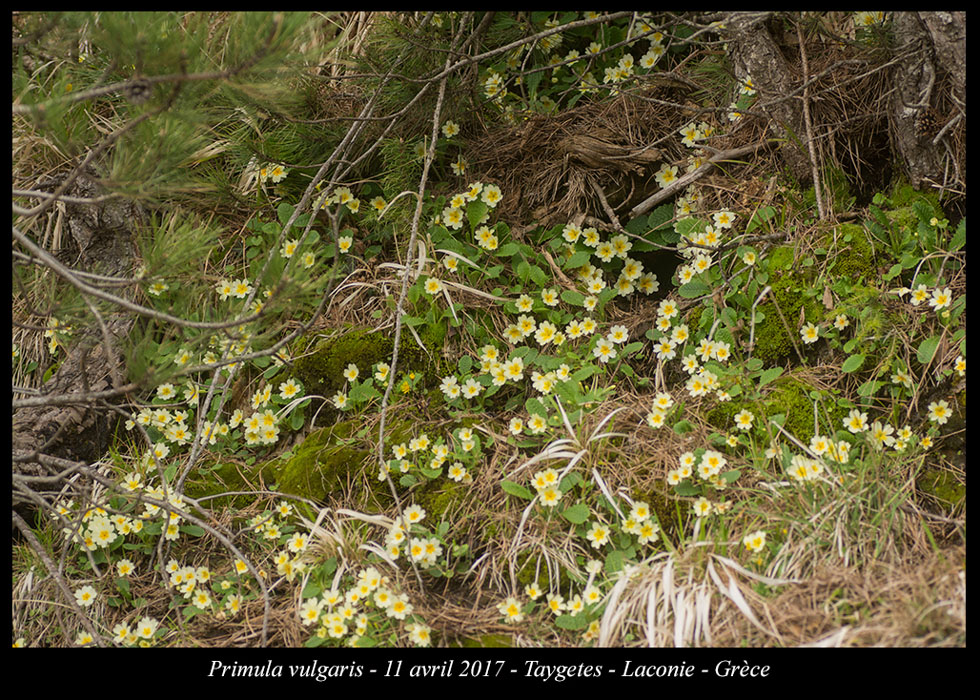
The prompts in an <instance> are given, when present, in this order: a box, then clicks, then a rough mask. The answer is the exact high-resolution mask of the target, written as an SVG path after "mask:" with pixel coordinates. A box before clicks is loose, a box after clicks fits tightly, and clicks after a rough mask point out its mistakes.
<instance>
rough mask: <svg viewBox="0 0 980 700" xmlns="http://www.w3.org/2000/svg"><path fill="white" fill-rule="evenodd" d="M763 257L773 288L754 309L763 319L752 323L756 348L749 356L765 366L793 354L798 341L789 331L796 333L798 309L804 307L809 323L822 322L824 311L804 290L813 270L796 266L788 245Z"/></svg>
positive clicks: (808, 286)
mask: <svg viewBox="0 0 980 700" xmlns="http://www.w3.org/2000/svg"><path fill="white" fill-rule="evenodd" d="M766 260H767V266H768V272H769V284H770V286H771V287H772V290H771V291H770V292H769V295H768V296H767V297H766V299H765V301H764V302H763V303H762V304H760V305H759V307H758V310H757V311H758V312H759V313H761V317H762V320H761V321H758V322H757V323H756V326H755V348H754V349H753V351H752V355H753V357H757V358H759V359H760V360H762V361H763V362H764V363H765V364H766V366H775V365H778V364H781V363H782V362H783V360H785V359H787V358H788V357H790V355H792V354H795V351H794V350H793V345H794V343H797V344H798V343H799V341H798V340H797V337H796V336H794V337H791V336H790V333H791V332H792V333H794V334H795V333H796V332H797V328H796V326H795V324H796V323H798V321H799V318H800V310H801V309H803V313H804V315H805V317H806V320H807V321H810V322H812V323H818V322H819V321H821V320H822V319H823V318H824V315H825V313H826V311H825V309H824V308H823V307H822V306H821V304H820V303H819V302H818V301H817V299H816V296H815V295H808V294H806V293H804V292H805V291H806V290H807V289H809V288H810V287H811V286H812V283H813V274H814V273H813V271H812V269H805V268H804V269H802V270H801V269H798V268H796V267H795V265H794V250H793V248H792V247H791V246H778V247H777V248H774V249H773V250H772V252H770V253H769V255H768V256H767V257H766ZM777 307H778V310H777ZM780 312H782V316H780ZM784 319H785V322H784ZM787 325H788V326H789V328H787Z"/></svg>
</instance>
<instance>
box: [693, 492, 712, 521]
mask: <svg viewBox="0 0 980 700" xmlns="http://www.w3.org/2000/svg"><path fill="white" fill-rule="evenodd" d="M711 511H712V506H711V501H709V500H708V499H707V498H705V497H704V496H701V497H700V498H698V499H697V500H696V501H694V504H693V505H692V506H691V512H692V513H694V515H696V516H697V517H699V518H703V517H705V516H706V515H711Z"/></svg>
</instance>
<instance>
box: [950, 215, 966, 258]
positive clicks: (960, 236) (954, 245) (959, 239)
mask: <svg viewBox="0 0 980 700" xmlns="http://www.w3.org/2000/svg"><path fill="white" fill-rule="evenodd" d="M965 245H966V218H965V217H964V218H962V219H960V223H959V224H957V225H956V233H955V234H953V240H951V241H950V242H949V252H950V253H953V252H956V251H957V250H959V249H960V248H962V247H963V246H965Z"/></svg>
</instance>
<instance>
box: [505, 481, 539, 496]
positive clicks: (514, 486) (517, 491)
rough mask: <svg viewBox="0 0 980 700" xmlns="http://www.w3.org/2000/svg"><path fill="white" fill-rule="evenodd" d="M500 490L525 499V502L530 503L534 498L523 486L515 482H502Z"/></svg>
mask: <svg viewBox="0 0 980 700" xmlns="http://www.w3.org/2000/svg"><path fill="white" fill-rule="evenodd" d="M500 488H502V489H503V490H504V491H506V492H507V493H509V494H510V495H511V496H517V497H518V498H523V499H524V500H525V501H530V500H531V499H533V498H534V494H532V493H531V492H530V491H528V490H527V489H526V488H525V487H523V486H521V485H520V484H518V483H517V482H515V481H509V480H507V479H504V480H503V481H501V482H500Z"/></svg>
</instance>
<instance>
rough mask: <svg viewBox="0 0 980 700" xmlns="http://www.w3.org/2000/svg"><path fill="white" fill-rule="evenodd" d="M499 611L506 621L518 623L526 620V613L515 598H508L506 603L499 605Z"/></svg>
mask: <svg viewBox="0 0 980 700" xmlns="http://www.w3.org/2000/svg"><path fill="white" fill-rule="evenodd" d="M497 610H499V611H500V614H501V615H503V616H504V620H505V621H506V622H510V623H514V624H516V623H518V622H520V621H521V620H523V619H524V613H523V611H522V610H521V604H520V602H518V600H517V598H514V597H513V596H511V597H509V598H507V599H506V600H505V601H503V602H502V603H500V604H499V605H497Z"/></svg>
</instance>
